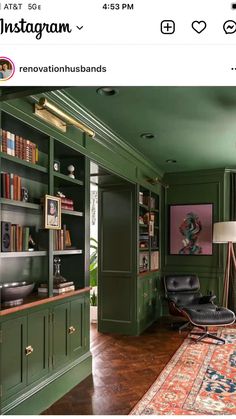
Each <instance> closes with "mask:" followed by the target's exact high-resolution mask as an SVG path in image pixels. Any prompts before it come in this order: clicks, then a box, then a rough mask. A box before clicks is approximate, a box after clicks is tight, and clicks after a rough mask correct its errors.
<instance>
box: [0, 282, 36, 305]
mask: <svg viewBox="0 0 236 419" xmlns="http://www.w3.org/2000/svg"><path fill="white" fill-rule="evenodd" d="M33 289H34V282H31V283H30V284H28V283H27V282H9V283H5V284H1V285H0V295H1V301H2V302H4V301H12V300H20V299H22V298H25V297H27V295H29V294H30V293H31V292H32V291H33Z"/></svg>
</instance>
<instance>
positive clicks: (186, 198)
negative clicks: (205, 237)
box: [162, 170, 229, 301]
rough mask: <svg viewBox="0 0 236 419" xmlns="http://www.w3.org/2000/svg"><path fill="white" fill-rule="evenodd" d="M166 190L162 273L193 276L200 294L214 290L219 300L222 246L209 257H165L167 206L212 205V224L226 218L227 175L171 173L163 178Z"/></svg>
mask: <svg viewBox="0 0 236 419" xmlns="http://www.w3.org/2000/svg"><path fill="white" fill-rule="evenodd" d="M165 182H166V183H167V184H169V188H168V189H166V190H165V200H164V204H163V212H164V214H165V228H164V235H163V249H164V251H163V252H162V272H163V274H168V273H182V272H183V273H197V274H198V275H199V277H200V281H201V289H202V291H203V293H204V292H207V291H208V290H214V292H215V294H216V295H217V297H218V301H220V300H221V295H222V285H223V270H224V249H223V246H219V245H213V254H212V256H189V255H188V256H184V255H181V256H178V255H170V254H168V247H169V226H168V223H169V205H171V204H204V203H212V204H213V222H217V221H223V220H225V219H227V218H228V211H229V197H228V193H229V191H228V174H227V173H226V172H225V171H224V170H215V171H200V172H185V173H178V174H176V173H173V174H168V175H166V176H165Z"/></svg>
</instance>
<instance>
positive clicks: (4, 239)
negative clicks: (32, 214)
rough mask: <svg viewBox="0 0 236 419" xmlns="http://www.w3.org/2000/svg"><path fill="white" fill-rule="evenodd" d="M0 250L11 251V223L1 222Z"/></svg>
mask: <svg viewBox="0 0 236 419" xmlns="http://www.w3.org/2000/svg"><path fill="white" fill-rule="evenodd" d="M1 227H2V228H1V250H2V252H10V251H11V223H9V222H7V221H2V222H1Z"/></svg>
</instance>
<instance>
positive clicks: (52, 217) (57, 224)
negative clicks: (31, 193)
mask: <svg viewBox="0 0 236 419" xmlns="http://www.w3.org/2000/svg"><path fill="white" fill-rule="evenodd" d="M44 228H49V229H54V230H60V229H61V198H59V197H55V196H51V195H45V202H44Z"/></svg>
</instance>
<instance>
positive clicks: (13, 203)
mask: <svg viewBox="0 0 236 419" xmlns="http://www.w3.org/2000/svg"><path fill="white" fill-rule="evenodd" d="M0 204H2V205H4V206H5V205H7V206H8V205H9V206H10V207H21V208H24V209H27V208H28V209H33V210H37V211H40V210H41V205H39V204H34V203H31V202H24V201H15V200H12V199H7V198H0Z"/></svg>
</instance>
